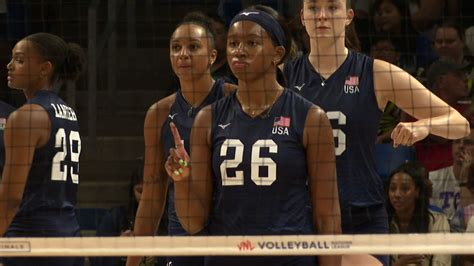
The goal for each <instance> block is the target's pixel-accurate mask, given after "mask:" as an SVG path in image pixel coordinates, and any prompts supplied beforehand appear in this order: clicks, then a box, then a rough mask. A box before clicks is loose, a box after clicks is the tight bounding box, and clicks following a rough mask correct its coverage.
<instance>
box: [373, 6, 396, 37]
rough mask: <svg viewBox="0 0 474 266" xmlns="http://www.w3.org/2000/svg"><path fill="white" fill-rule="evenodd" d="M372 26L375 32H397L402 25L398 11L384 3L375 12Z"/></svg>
mask: <svg viewBox="0 0 474 266" xmlns="http://www.w3.org/2000/svg"><path fill="white" fill-rule="evenodd" d="M374 24H375V30H376V31H377V32H392V33H393V32H397V31H399V30H400V29H401V25H402V17H401V14H400V11H399V10H398V8H397V7H396V6H395V5H394V4H392V3H391V2H390V1H384V2H382V3H381V4H380V6H379V8H378V9H377V10H376V11H375V14H374Z"/></svg>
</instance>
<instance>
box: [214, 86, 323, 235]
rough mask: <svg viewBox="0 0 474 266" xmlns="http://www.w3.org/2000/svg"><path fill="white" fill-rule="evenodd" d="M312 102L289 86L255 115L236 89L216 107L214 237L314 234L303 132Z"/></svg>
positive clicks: (216, 104)
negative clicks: (246, 109) (247, 110)
mask: <svg viewBox="0 0 474 266" xmlns="http://www.w3.org/2000/svg"><path fill="white" fill-rule="evenodd" d="M311 106H312V104H311V103H310V102H308V101H307V100H305V99H303V98H302V97H301V96H299V95H297V94H296V93H294V92H292V91H289V90H284V91H283V93H282V95H281V96H280V97H279V98H278V99H277V100H276V102H275V103H274V105H273V107H272V108H271V109H270V110H268V111H267V112H265V113H263V114H262V115H260V116H257V117H255V118H252V117H250V116H248V115H247V114H246V113H244V112H243V111H242V108H241V107H240V104H239V102H238V100H237V99H236V95H235V93H234V94H232V95H229V96H228V97H226V98H224V99H222V100H220V101H218V102H216V103H215V104H213V106H212V118H213V119H212V128H211V143H212V161H213V163H212V166H213V173H214V177H215V180H214V181H215V182H216V183H217V184H216V185H215V186H214V188H215V189H216V191H215V199H214V204H213V211H212V213H211V216H210V219H209V227H208V229H209V232H210V234H212V235H262V234H263V235H272V234H274V235H276V234H310V233H314V232H313V231H314V230H313V224H312V220H311V215H309V209H308V208H307V206H308V203H309V202H310V200H309V191H308V186H307V185H306V184H307V176H308V173H307V165H306V150H305V147H304V146H303V141H302V138H303V130H304V126H305V120H306V116H307V113H308V110H309V108H310V107H311Z"/></svg>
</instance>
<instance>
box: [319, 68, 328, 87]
mask: <svg viewBox="0 0 474 266" xmlns="http://www.w3.org/2000/svg"><path fill="white" fill-rule="evenodd" d="M318 74H319V79H320V80H321V86H323V87H324V86H326V79H325V78H324V77H323V75H321V73H319V72H318Z"/></svg>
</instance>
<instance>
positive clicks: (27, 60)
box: [7, 40, 48, 89]
mask: <svg viewBox="0 0 474 266" xmlns="http://www.w3.org/2000/svg"><path fill="white" fill-rule="evenodd" d="M46 64H47V61H45V60H44V59H43V58H42V57H41V56H40V55H39V54H38V53H37V52H36V49H35V48H34V47H33V45H32V44H31V42H29V41H27V40H21V41H19V42H18V43H17V44H16V45H15V47H13V50H12V58H11V60H10V62H9V63H8V65H7V69H8V77H7V81H8V87H10V88H13V89H32V88H33V89H40V88H42V87H43V86H44V85H45V83H46V82H47V79H48V76H47V75H48V69H47V67H46Z"/></svg>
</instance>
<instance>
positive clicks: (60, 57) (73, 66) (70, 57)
mask: <svg viewBox="0 0 474 266" xmlns="http://www.w3.org/2000/svg"><path fill="white" fill-rule="evenodd" d="M24 40H27V41H29V42H30V43H31V44H32V45H33V47H34V48H35V49H36V50H37V52H38V53H39V54H40V56H42V57H43V58H44V59H45V60H47V61H49V62H51V64H52V65H53V75H52V77H51V82H56V81H60V82H64V81H69V80H71V81H75V80H76V79H77V78H78V77H79V75H80V74H81V73H82V71H84V68H85V64H86V55H85V53H84V50H83V49H82V48H81V46H79V45H78V44H76V43H66V42H65V41H64V40H63V39H62V38H61V37H59V36H56V35H54V34H50V33H45V32H40V33H35V34H31V35H28V36H27V37H25V38H24Z"/></svg>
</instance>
